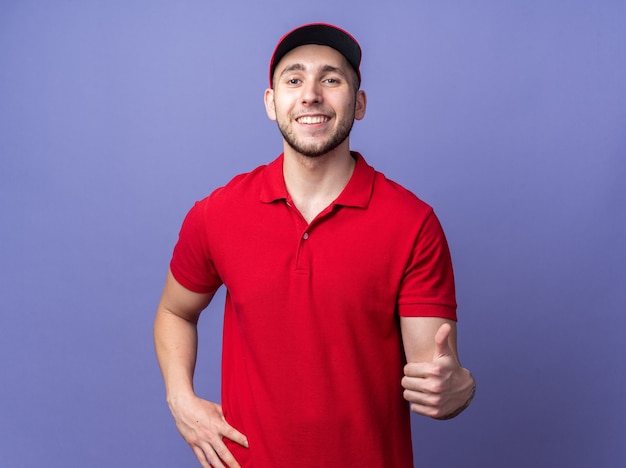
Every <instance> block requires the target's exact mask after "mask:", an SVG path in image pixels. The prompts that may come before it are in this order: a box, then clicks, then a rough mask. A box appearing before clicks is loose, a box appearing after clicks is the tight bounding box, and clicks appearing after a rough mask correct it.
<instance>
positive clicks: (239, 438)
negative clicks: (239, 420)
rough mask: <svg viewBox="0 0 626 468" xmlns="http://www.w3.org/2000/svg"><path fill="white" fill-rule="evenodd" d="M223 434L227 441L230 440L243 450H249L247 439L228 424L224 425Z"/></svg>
mask: <svg viewBox="0 0 626 468" xmlns="http://www.w3.org/2000/svg"><path fill="white" fill-rule="evenodd" d="M223 434H224V437H226V438H227V439H230V440H232V441H233V442H236V443H238V444H239V445H241V446H243V447H245V448H250V446H249V445H248V438H247V437H246V436H245V435H243V434H242V433H241V432H239V431H238V430H237V429H235V428H234V427H233V426H231V425H230V424H228V423H226V428H225V429H224V432H223Z"/></svg>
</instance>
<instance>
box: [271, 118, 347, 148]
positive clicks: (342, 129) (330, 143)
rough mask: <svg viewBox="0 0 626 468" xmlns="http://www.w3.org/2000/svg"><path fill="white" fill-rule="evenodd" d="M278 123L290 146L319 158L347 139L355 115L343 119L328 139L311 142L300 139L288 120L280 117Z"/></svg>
mask: <svg viewBox="0 0 626 468" xmlns="http://www.w3.org/2000/svg"><path fill="white" fill-rule="evenodd" d="M277 123H278V128H279V130H280V133H281V134H282V135H283V138H284V139H285V141H286V142H287V144H288V145H289V147H290V148H292V149H293V150H294V151H296V152H298V153H300V154H301V155H303V156H306V157H309V158H317V157H320V156H323V155H325V154H326V153H329V152H331V151H332V150H334V149H335V148H337V147H338V146H339V145H341V144H342V143H343V142H344V141H346V139H347V138H348V136H350V132H351V131H352V126H353V125H354V117H353V118H345V119H343V120H341V121H340V122H339V125H338V126H337V128H335V130H334V131H333V133H332V134H331V135H330V136H329V137H328V138H327V139H326V140H324V141H320V142H317V143H309V144H307V143H304V142H303V141H300V140H298V138H297V137H296V135H295V134H294V132H293V131H292V129H291V128H290V127H289V125H288V123H287V122H281V121H280V119H278V120H277Z"/></svg>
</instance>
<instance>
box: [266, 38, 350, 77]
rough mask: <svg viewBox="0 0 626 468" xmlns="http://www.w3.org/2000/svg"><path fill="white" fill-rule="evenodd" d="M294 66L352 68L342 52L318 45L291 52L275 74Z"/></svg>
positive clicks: (299, 48)
mask: <svg viewBox="0 0 626 468" xmlns="http://www.w3.org/2000/svg"><path fill="white" fill-rule="evenodd" d="M294 64H300V65H302V66H304V67H305V68H309V67H310V68H318V67H323V66H325V65H331V66H333V67H335V68H341V69H349V68H350V64H349V63H348V61H347V60H346V58H345V57H344V56H343V55H342V54H341V53H340V52H338V51H336V50H335V49H333V48H332V47H328V46H323V45H316V44H308V45H303V46H300V47H296V48H295V49H293V50H290V51H289V52H288V53H287V54H285V56H284V57H283V58H282V59H281V61H280V62H278V65H277V66H276V70H275V73H280V72H281V71H282V70H284V69H285V68H287V67H290V66H292V65H294Z"/></svg>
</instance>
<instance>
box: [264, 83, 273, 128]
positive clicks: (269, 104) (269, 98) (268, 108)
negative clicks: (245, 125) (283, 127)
mask: <svg viewBox="0 0 626 468" xmlns="http://www.w3.org/2000/svg"><path fill="white" fill-rule="evenodd" d="M264 100H265V112H267V116H268V117H269V119H270V120H274V121H275V120H276V104H275V103H274V90H273V89H271V88H268V89H266V90H265V96H264Z"/></svg>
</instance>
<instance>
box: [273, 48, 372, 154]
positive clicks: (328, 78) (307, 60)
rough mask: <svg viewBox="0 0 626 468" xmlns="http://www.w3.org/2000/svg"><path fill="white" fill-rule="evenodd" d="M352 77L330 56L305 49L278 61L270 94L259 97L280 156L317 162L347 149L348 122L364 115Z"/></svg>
mask: <svg viewBox="0 0 626 468" xmlns="http://www.w3.org/2000/svg"><path fill="white" fill-rule="evenodd" d="M355 82H356V74H355V73H354V70H353V69H352V68H351V67H350V65H349V64H348V62H347V61H346V59H345V58H344V57H343V55H341V54H340V53H339V52H337V51H336V50H334V49H332V48H330V47H326V46H319V45H306V46H301V47H298V48H296V49H294V50H292V51H290V52H289V53H288V54H287V55H285V56H284V57H283V59H282V60H281V61H280V63H279V64H278V66H277V67H276V71H275V73H274V88H273V89H268V90H267V91H266V92H265V106H266V110H267V114H268V116H269V118H270V119H272V120H275V121H276V122H277V123H278V128H279V129H280V132H281V133H282V135H283V138H284V141H285V144H286V148H285V149H286V150H289V149H291V150H294V151H296V152H297V153H299V154H301V155H303V156H307V157H317V156H321V155H324V154H327V153H330V152H332V151H333V150H335V149H337V148H339V147H344V146H345V147H346V149H348V150H349V148H348V146H349V143H348V136H349V135H350V131H351V130H352V125H353V124H354V120H355V119H356V120H360V119H362V118H363V117H364V115H365V93H363V91H356V90H355V88H356V84H355Z"/></svg>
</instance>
